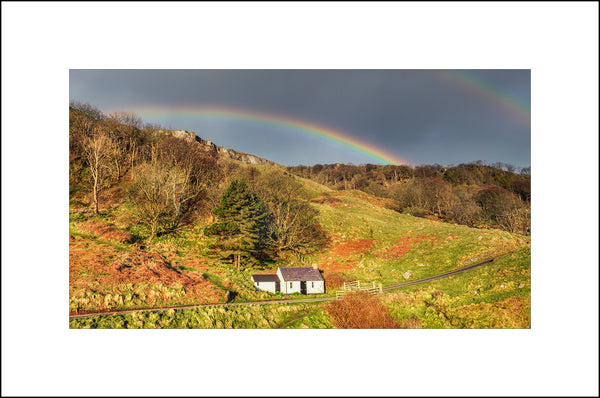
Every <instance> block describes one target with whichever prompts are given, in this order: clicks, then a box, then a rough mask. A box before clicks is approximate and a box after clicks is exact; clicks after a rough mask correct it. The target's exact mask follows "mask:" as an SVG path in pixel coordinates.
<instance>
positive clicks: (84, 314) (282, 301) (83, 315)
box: [69, 252, 514, 319]
mask: <svg viewBox="0 0 600 398" xmlns="http://www.w3.org/2000/svg"><path fill="white" fill-rule="evenodd" d="M512 253H514V252H508V253H504V254H501V255H499V256H496V257H492V258H491V259H489V260H485V261H482V262H480V263H477V264H472V265H469V266H467V267H464V268H459V269H455V270H454V271H449V272H445V273H443V274H439V275H434V276H430V277H427V278H423V279H419V280H416V281H410V282H405V283H400V284H397V285H390V286H385V287H384V288H383V290H384V291H388V290H392V289H398V288H402V287H406V286H411V285H416V284H419V283H425V282H429V281H433V280H436V279H441V278H446V277H448V276H450V275H456V274H459V273H461V272H465V271H469V270H472V269H474V268H477V267H481V266H483V265H486V264H489V263H491V262H492V261H494V260H495V259H497V258H500V257H504V256H507V255H509V254H512ZM335 299H336V297H317V298H301V299H280V300H264V301H245V302H238V303H214V304H193V305H182V306H171V307H152V308H134V309H128V310H108V311H94V312H87V311H86V312H83V311H82V312H80V313H78V314H73V315H69V319H77V318H86V317H90V316H94V315H123V314H130V313H132V312H136V311H151V312H158V311H167V310H171V309H173V310H185V309H192V308H197V307H210V306H219V307H222V306H228V307H230V306H236V305H264V304H275V303H277V304H289V303H313V302H319V301H331V300H335Z"/></svg>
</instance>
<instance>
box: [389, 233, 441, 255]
mask: <svg viewBox="0 0 600 398" xmlns="http://www.w3.org/2000/svg"><path fill="white" fill-rule="evenodd" d="M427 239H429V241H430V242H431V245H432V246H433V244H434V243H435V242H436V241H437V240H438V237H436V236H434V235H419V236H403V237H401V238H400V239H398V240H397V241H396V244H395V245H394V246H392V247H390V248H388V249H387V250H385V251H384V252H383V253H380V254H378V255H377V256H378V257H381V258H387V259H398V258H402V257H403V256H404V255H405V254H406V253H408V252H410V251H411V250H412V249H413V248H414V245H417V244H419V243H421V242H423V241H424V240H427Z"/></svg>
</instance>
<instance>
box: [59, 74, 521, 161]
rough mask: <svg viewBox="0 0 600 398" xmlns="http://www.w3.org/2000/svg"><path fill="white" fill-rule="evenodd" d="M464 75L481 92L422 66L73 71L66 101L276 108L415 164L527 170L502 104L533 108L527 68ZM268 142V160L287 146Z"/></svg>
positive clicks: (107, 105) (108, 106)
mask: <svg viewBox="0 0 600 398" xmlns="http://www.w3.org/2000/svg"><path fill="white" fill-rule="evenodd" d="M467 73H468V75H469V76H470V77H472V78H473V80H474V81H477V82H479V83H478V84H480V85H481V88H480V90H481V91H482V92H481V93H480V94H481V95H478V92H477V90H476V89H473V87H471V88H469V87H466V86H465V87H461V86H460V84H459V85H457V84H452V83H451V82H449V81H447V80H445V79H442V78H440V76H439V73H438V72H435V71H433V72H432V71H427V70H72V71H71V76H70V83H71V86H70V89H71V91H70V95H71V98H72V99H77V100H81V101H84V102H89V103H91V104H93V105H95V106H97V107H99V108H100V109H103V110H114V109H121V108H128V107H134V106H139V105H153V104H161V105H170V106H178V105H190V104H198V105H216V106H226V107H234V108H242V109H250V110H254V111H259V112H267V113H269V112H272V113H277V114H282V115H285V116H287V117H291V118H295V119H300V120H305V121H308V122H312V123H317V124H320V125H323V126H326V127H329V128H333V129H337V130H341V131H345V132H347V133H349V134H352V135H354V136H357V137H361V138H362V139H364V140H366V141H368V142H371V143H373V144H375V145H378V146H379V147H381V148H384V149H386V150H387V151H389V152H392V153H394V154H396V155H397V156H398V157H400V158H404V159H407V160H410V161H411V162H413V163H415V164H421V163H440V164H458V163H462V162H468V161H472V160H478V159H482V160H487V161H488V162H490V163H491V162H496V161H502V162H507V163H513V164H516V165H518V166H527V165H529V164H530V131H529V127H528V125H526V124H525V123H523V121H522V120H518V118H516V117H515V116H514V115H511V114H510V112H507V109H506V106H504V107H503V101H504V102H507V101H509V102H510V101H512V102H513V103H515V104H517V103H519V104H524V105H525V106H528V105H529V102H530V73H529V71H528V70H475V71H468V72H467ZM486 91H487V95H484V94H486ZM490 93H493V95H492V94H490ZM173 127H174V128H178V126H173ZM242 141H243V142H244V145H245V146H246V147H244V148H239V147H237V146H236V143H235V142H233V141H231V142H229V141H228V142H217V143H218V144H219V145H224V146H228V147H233V148H236V149H239V150H242V151H245V152H251V151H252V147H251V146H247V145H246V142H247V141H248V142H251V140H250V139H249V138H248V137H245V138H244V139H240V140H239V142H238V144H239V143H241V142H242ZM272 146H273V147H272V148H270V150H271V151H272V152H273V153H274V154H275V153H278V154H280V153H281V152H282V151H283V152H285V150H286V148H285V143H281V144H277V143H276V142H272ZM263 149H264V148H263ZM316 162H319V163H328V162H331V161H330V160H328V159H314V158H311V157H310V154H308V153H307V157H306V160H305V161H303V162H302V163H305V164H308V163H316Z"/></svg>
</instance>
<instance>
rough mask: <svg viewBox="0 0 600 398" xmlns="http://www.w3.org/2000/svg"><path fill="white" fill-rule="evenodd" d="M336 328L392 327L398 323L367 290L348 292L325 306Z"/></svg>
mask: <svg viewBox="0 0 600 398" xmlns="http://www.w3.org/2000/svg"><path fill="white" fill-rule="evenodd" d="M325 308H326V309H327V313H329V316H330V317H331V319H332V320H333V324H334V326H335V327H336V328H341V329H393V328H399V327H400V325H399V324H398V323H397V322H396V320H394V318H392V316H391V315H390V313H389V312H388V310H387V308H386V307H385V306H384V305H383V304H382V303H381V302H380V301H379V299H378V298H377V297H375V296H372V295H371V294H369V293H367V292H353V293H348V294H346V295H345V296H343V297H342V298H341V299H339V300H333V301H332V302H330V303H328V304H327V305H326V307H325Z"/></svg>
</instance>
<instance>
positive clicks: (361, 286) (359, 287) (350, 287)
mask: <svg viewBox="0 0 600 398" xmlns="http://www.w3.org/2000/svg"><path fill="white" fill-rule="evenodd" d="M359 291H362V292H369V293H371V294H377V293H382V292H383V286H382V285H381V283H380V282H374V281H373V282H361V281H358V280H357V281H353V282H344V286H343V290H338V291H336V292H335V297H336V298H340V297H342V296H344V294H346V293H349V292H359Z"/></svg>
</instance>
